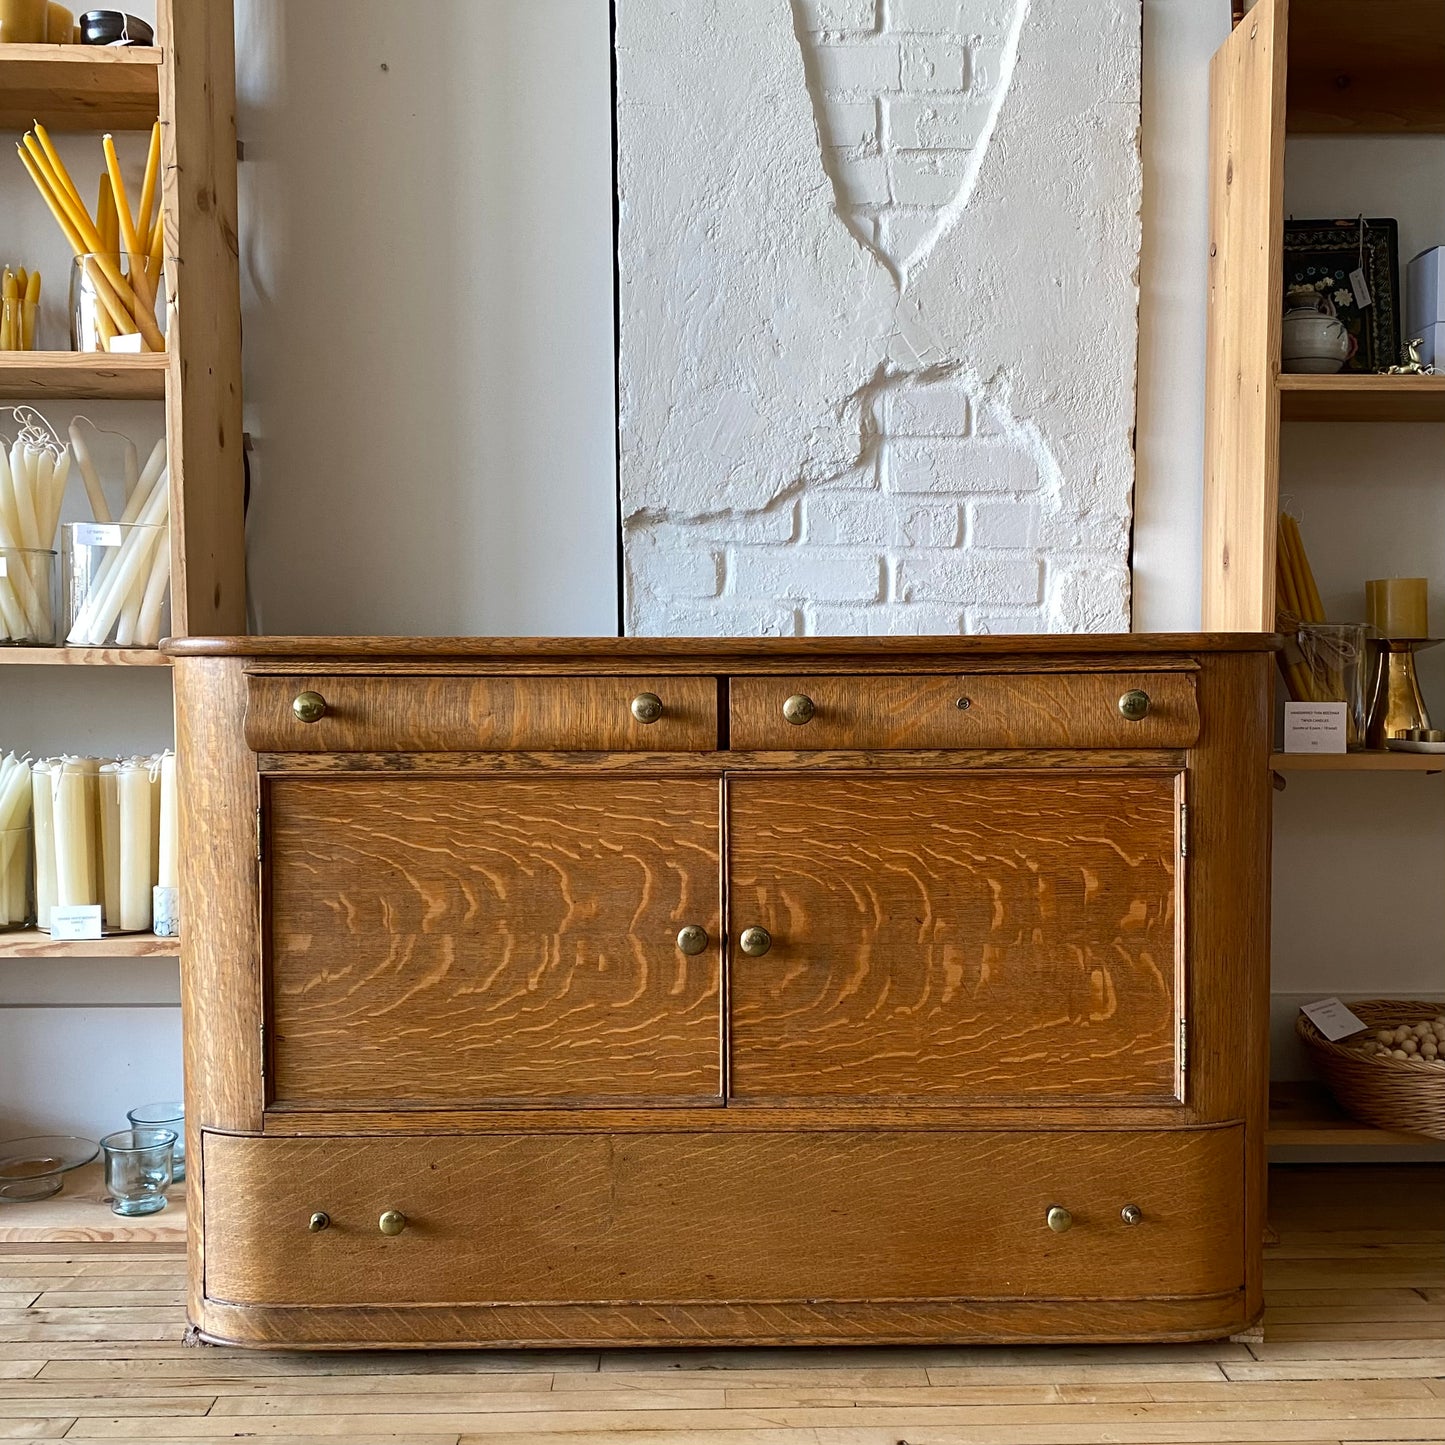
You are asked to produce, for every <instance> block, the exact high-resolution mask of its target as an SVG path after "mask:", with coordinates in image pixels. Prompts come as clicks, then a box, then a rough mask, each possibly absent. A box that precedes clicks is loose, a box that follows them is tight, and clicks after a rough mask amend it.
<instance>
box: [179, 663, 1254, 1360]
mask: <svg viewBox="0 0 1445 1445" xmlns="http://www.w3.org/2000/svg"><path fill="white" fill-rule="evenodd" d="M1271 645H1272V644H1271V640H1270V639H1268V638H1264V637H1258V636H1251V637H1243V636H1240V637H1231V636H1169V637H1165V636H1155V637H1144V636H1140V637H1112V638H1111V637H1088V638H1065V637H1054V638H1011V639H1010V638H949V639H908V640H903V639H899V640H890V641H878V642H866V641H842V640H836V641H819V640H796V641H794V640H782V641H749V642H723V641H713V642H687V641H657V642H650V641H625V642H618V641H607V642H601V641H565V640H555V641H532V642H528V641H501V640H471V641H464V640H443V639H436V640H402V639H396V640H386V639H351V640H341V639H304V640H303V639H290V640H282V639H264V638H262V639H231V640H225V641H213V642H212V641H205V640H189V641H185V642H178V643H175V644H173V645H172V647H171V651H172V653H173V654H174V656H175V661H176V675H177V689H178V693H177V695H178V699H179V709H178V711H179V739H180V741H179V752H180V758H181V766H182V769H183V779H184V794H183V796H184V799H185V804H184V830H185V831H184V845H183V846H184V850H185V860H186V868H185V870H184V893H183V911H184V915H185V925H184V960H185V961H184V998H185V1022H186V1073H187V1117H188V1129H189V1131H190V1138H189V1141H188V1142H189V1145H190V1151H191V1152H190V1161H191V1163H190V1169H191V1180H192V1184H191V1194H190V1211H191V1215H190V1225H191V1229H190V1249H191V1271H190V1282H191V1283H190V1317H191V1320H192V1322H193V1324H194V1325H195V1327H196V1329H197V1330H198V1331H199V1333H200V1335H201V1336H202V1337H203V1338H205V1339H209V1340H213V1341H218V1342H225V1343H233V1344H241V1345H252V1346H282V1345H284V1346H290V1347H296V1346H299V1347H343V1346H344V1347H355V1346H398V1345H400V1346H424V1345H473V1346H500V1345H518V1344H523V1345H589V1346H601V1345H618V1344H642V1343H656V1342H670V1343H676V1344H703V1343H720V1342H732V1343H748V1342H757V1343H783V1342H832V1343H842V1342H885V1341H895V1342H897V1341H918V1342H923V1341H945V1340H954V1341H964V1340H971V1341H989V1340H992V1341H1005V1340H1143V1339H1157V1340H1176V1339H1200V1338H1209V1337H1218V1336H1222V1335H1226V1334H1230V1333H1233V1332H1236V1331H1239V1330H1242V1329H1244V1328H1246V1327H1248V1326H1250V1325H1251V1324H1252V1323H1253V1322H1254V1321H1255V1320H1256V1319H1257V1318H1258V1316H1259V1313H1260V1310H1261V1296H1260V1255H1261V1236H1262V1229H1263V1213H1262V1210H1263V1188H1264V1174H1263V1145H1264V1125H1265V1103H1266V1092H1267V1090H1266V1080H1265V1030H1266V1014H1267V1001H1268V998H1267V989H1268V984H1267V967H1266V964H1267V960H1266V949H1267V936H1266V934H1267V911H1266V910H1267V903H1266V900H1267V886H1268V852H1267V837H1268V805H1269V786H1270V785H1269V774H1268V754H1267V722H1268V714H1267V708H1268V686H1267V682H1268V676H1269V669H1270V665H1271V658H1270V656H1269V651H1268V649H1269V648H1270V647H1271Z"/></svg>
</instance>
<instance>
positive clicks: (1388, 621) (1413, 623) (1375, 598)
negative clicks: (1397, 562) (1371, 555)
mask: <svg viewBox="0 0 1445 1445" xmlns="http://www.w3.org/2000/svg"><path fill="white" fill-rule="evenodd" d="M1429 588H1430V584H1429V582H1428V581H1427V580H1426V579H1425V578H1424V577H1382V578H1378V579H1377V580H1375V581H1371V582H1366V583H1365V608H1366V616H1367V617H1368V619H1369V621H1370V624H1371V625H1372V626H1374V627H1377V628H1379V630H1380V632H1381V633H1382V634H1383V635H1384V636H1385V637H1391V638H1426V637H1429V635H1430V591H1429Z"/></svg>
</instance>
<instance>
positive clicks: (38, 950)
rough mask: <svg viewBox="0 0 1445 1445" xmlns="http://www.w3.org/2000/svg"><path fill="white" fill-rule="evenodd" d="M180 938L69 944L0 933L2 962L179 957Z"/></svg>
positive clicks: (135, 936) (138, 936)
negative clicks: (13, 959) (38, 959)
mask: <svg viewBox="0 0 1445 1445" xmlns="http://www.w3.org/2000/svg"><path fill="white" fill-rule="evenodd" d="M180 953H181V941H180V939H178V938H157V937H156V936H155V935H154V934H153V933H119V934H116V935H114V936H113V937H111V938H100V939H92V940H91V941H90V942H88V943H70V942H66V941H64V940H58V939H54V938H51V936H50V935H49V934H48V933H40V932H37V931H35V930H31V931H29V932H26V933H0V959H4V958H179V957H180Z"/></svg>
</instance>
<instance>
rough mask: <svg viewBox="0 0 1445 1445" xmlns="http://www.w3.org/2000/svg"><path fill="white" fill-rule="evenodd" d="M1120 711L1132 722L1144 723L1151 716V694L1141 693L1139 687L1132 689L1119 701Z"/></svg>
mask: <svg viewBox="0 0 1445 1445" xmlns="http://www.w3.org/2000/svg"><path fill="white" fill-rule="evenodd" d="M1119 711H1120V712H1121V713H1123V714H1124V716H1125V717H1126V718H1127V719H1128V720H1129V721H1130V722H1143V721H1144V719H1145V718H1146V717H1148V716H1149V694H1148V693H1147V692H1141V691H1140V690H1139V689H1138V688H1137V687H1134V688H1130V689H1129V691H1128V692H1126V693H1125V694H1124V696H1123V697H1121V698H1120V699H1119Z"/></svg>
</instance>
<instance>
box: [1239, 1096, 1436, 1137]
mask: <svg viewBox="0 0 1445 1445" xmlns="http://www.w3.org/2000/svg"><path fill="white" fill-rule="evenodd" d="M1267 1142H1268V1143H1269V1144H1270V1145H1272V1146H1275V1147H1291V1148H1318V1147H1320V1146H1322V1145H1323V1146H1332V1147H1336V1148H1344V1149H1400V1148H1406V1149H1410V1148H1415V1149H1440V1148H1445V1142H1442V1141H1441V1140H1439V1139H1431V1138H1428V1137H1427V1136H1426V1135H1424V1134H1407V1133H1405V1132H1403V1131H1400V1130H1394V1129H1377V1128H1375V1126H1374V1125H1373V1124H1362V1123H1360V1122H1359V1120H1357V1119H1352V1118H1350V1116H1349V1115H1348V1114H1346V1113H1345V1112H1344V1111H1343V1110H1342V1109H1341V1108H1340V1106H1339V1105H1338V1104H1336V1103H1335V1101H1334V1099H1333V1098H1331V1096H1330V1094H1329V1091H1328V1090H1326V1089H1324V1088H1323V1087H1321V1086H1320V1085H1319V1084H1294V1083H1274V1084H1271V1085H1270V1086H1269V1134H1268V1137H1267Z"/></svg>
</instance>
